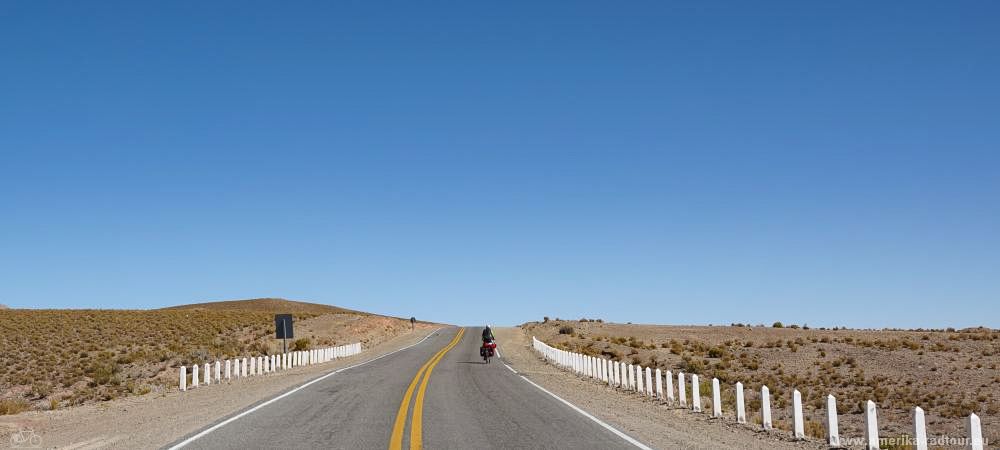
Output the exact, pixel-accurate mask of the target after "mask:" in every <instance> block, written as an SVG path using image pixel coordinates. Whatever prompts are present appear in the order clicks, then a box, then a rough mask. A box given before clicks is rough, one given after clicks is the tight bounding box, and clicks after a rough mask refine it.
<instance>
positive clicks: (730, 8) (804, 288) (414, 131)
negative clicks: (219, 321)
mask: <svg viewBox="0 0 1000 450" xmlns="http://www.w3.org/2000/svg"><path fill="white" fill-rule="evenodd" d="M334 3H335V4H334ZM997 17H1000V4H998V3H996V2H990V1H982V2H972V1H970V2H905V3H898V2H897V3H892V2H874V3H873V2H802V1H794V2H770V3H768V4H767V5H758V4H749V3H748V2H687V3H683V4H681V3H676V4H668V2H634V3H629V4H628V5H622V4H612V3H608V2H573V3H572V4H565V3H564V4H550V5H545V4H539V3H538V2H523V3H522V2H518V3H505V4H499V3H488V2H442V3H437V4H435V5H428V4H415V3H412V2H390V3H376V2H299V3H296V4H286V3H285V4H283V3H274V2H230V3H226V2H211V4H206V3H205V2H173V3H172V4H158V5H150V4H138V3H135V2H120V3H114V2H102V3H100V4H96V3H93V2H65V3H54V2H12V3H7V4H4V5H2V6H0V57H2V58H3V60H2V61H3V62H2V64H0V157H2V158H0V303H4V304H7V305H10V306H14V307H31V308H41V307H46V308H48V307H54V308H81V307H90V308H93V307H99V308H152V307H160V306H167V305H173V304H180V303H191V302H197V301H204V300H213V299H233V298H248V297H262V296H280V297H286V298H292V299H302V300H311V301H317V302H322V303H330V304H336V305H342V306H346V307H351V308H357V309H361V310H367V311H373V312H379V313H384V314H392V315H398V316H404V317H408V316H411V315H414V316H417V317H418V318H422V319H429V320H437V321H445V322H451V323H463V324H477V323H483V322H492V323H499V324H515V323H521V322H523V321H527V320H538V319H540V318H541V317H542V316H546V315H547V316H551V317H563V318H580V317H590V318H594V317H600V318H604V319H605V320H613V321H621V322H625V321H632V322H637V323H638V322H643V323H671V324H687V323H702V324H706V323H715V324H719V323H726V324H728V323H730V322H753V323H758V322H762V323H771V322H773V321H775V320H782V321H784V322H786V323H790V322H791V323H803V322H805V323H808V324H810V325H813V326H836V325H848V326H856V327H882V326H900V327H918V326H922V327H928V326H934V327H944V326H970V325H988V326H993V327H1000V315H998V310H997V307H996V305H997V304H998V301H1000V233H998V230H1000V200H998V198H1000V106H998V105H1000V88H998V87H997V81H996V80H1000V58H998V57H997V55H1000V27H996V18H997Z"/></svg>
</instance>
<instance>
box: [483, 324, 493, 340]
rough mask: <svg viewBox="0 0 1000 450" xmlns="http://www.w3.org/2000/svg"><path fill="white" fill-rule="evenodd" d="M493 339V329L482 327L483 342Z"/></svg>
mask: <svg viewBox="0 0 1000 450" xmlns="http://www.w3.org/2000/svg"><path fill="white" fill-rule="evenodd" d="M492 340H493V330H491V329H490V327H486V328H484V329H483V342H490V341H492Z"/></svg>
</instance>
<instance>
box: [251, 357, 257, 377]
mask: <svg viewBox="0 0 1000 450" xmlns="http://www.w3.org/2000/svg"><path fill="white" fill-rule="evenodd" d="M254 375H257V358H250V376H254Z"/></svg>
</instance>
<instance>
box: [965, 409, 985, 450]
mask: <svg viewBox="0 0 1000 450" xmlns="http://www.w3.org/2000/svg"><path fill="white" fill-rule="evenodd" d="M965 428H966V430H968V432H969V445H968V446H966V448H967V449H968V450H983V425H982V423H981V421H980V420H979V416H977V415H976V414H975V413H972V414H969V417H968V418H967V419H965Z"/></svg>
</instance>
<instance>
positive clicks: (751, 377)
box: [522, 320, 1000, 442]
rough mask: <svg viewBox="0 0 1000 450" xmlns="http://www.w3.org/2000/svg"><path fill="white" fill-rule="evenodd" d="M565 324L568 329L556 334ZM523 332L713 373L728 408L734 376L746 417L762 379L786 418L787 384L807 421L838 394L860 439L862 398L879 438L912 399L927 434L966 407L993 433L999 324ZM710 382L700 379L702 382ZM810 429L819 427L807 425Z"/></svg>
mask: <svg viewBox="0 0 1000 450" xmlns="http://www.w3.org/2000/svg"><path fill="white" fill-rule="evenodd" d="M567 327H569V328H571V329H572V330H573V332H572V333H571V334H566V333H560V330H561V329H564V328H567ZM522 328H524V329H525V330H526V331H527V332H528V333H529V334H531V335H535V336H537V337H538V338H539V339H542V340H544V341H545V342H547V343H549V344H550V345H554V346H558V347H561V348H564V349H567V350H572V351H577V352H581V353H585V354H589V355H594V356H596V355H603V356H604V357H610V358H613V359H618V360H622V361H626V362H630V363H634V364H635V363H637V364H642V365H643V366H649V367H653V368H657V367H659V368H661V369H663V370H673V371H674V372H676V371H678V370H682V371H684V372H691V373H698V374H700V375H701V376H703V377H705V378H706V380H710V379H711V378H712V377H716V378H719V380H720V382H721V383H722V384H723V385H724V386H726V387H724V388H723V403H724V404H726V405H728V406H726V408H728V411H732V410H733V409H734V404H735V401H734V400H733V397H734V396H733V394H732V393H731V391H732V387H731V386H732V385H733V384H735V383H736V382H737V381H741V382H743V384H744V386H745V389H746V390H747V391H746V394H747V403H748V414H749V415H753V413H754V412H755V411H757V410H759V407H760V406H759V405H760V399H759V398H758V397H759V395H758V392H759V389H760V386H761V385H767V386H768V387H769V388H770V390H771V395H772V403H773V406H772V407H773V408H775V409H776V411H775V417H776V418H777V417H788V416H790V409H791V408H790V403H791V396H792V390H793V389H798V390H799V391H800V392H801V393H802V400H803V404H804V407H805V410H806V416H807V419H808V421H809V422H807V425H808V423H822V413H823V409H824V407H825V403H824V402H825V397H826V395H827V394H833V395H834V396H835V397H837V402H838V409H839V412H840V413H841V429H842V430H843V431H844V433H845V435H853V436H860V433H861V423H862V420H863V419H862V414H861V412H862V409H861V405H862V404H863V402H864V401H866V400H869V399H870V400H873V401H875V402H876V403H878V405H879V408H880V409H879V418H880V425H881V428H882V429H883V430H885V431H886V432H887V435H899V434H902V433H905V432H907V430H908V429H909V428H908V427H909V426H910V425H909V424H910V419H909V414H910V411H912V408H913V407H914V406H920V407H922V408H923V409H924V410H925V411H927V420H928V427H929V432H931V433H932V434H935V435H941V434H947V435H951V436H961V435H962V432H963V431H962V430H963V425H962V423H963V422H962V419H963V418H964V417H966V416H968V414H969V413H972V412H975V413H977V414H979V415H980V416H981V417H982V418H983V427H984V430H983V431H984V434H985V435H986V436H987V437H989V438H990V440H991V442H996V441H997V440H1000V435H998V432H1000V430H998V429H997V427H998V425H1000V422H998V421H997V419H998V418H1000V417H998V416H1000V371H998V370H997V369H998V366H1000V331H995V330H989V329H982V328H977V329H968V330H960V331H954V330H953V331H946V330H936V331H929V330H891V331H889V330H886V331H870V330H844V329H838V330H817V329H803V327H799V326H794V325H784V326H782V327H780V328H776V327H759V326H758V327H748V326H709V327H686V326H655V325H630V324H609V323H600V322H595V321H585V322H583V321H561V320H549V321H547V322H543V323H539V322H531V323H527V324H524V325H522ZM708 384H709V383H703V384H702V387H704V386H705V385H708ZM807 428H809V430H807V431H808V432H809V433H810V434H818V433H819V432H820V431H821V429H820V428H817V426H816V425H809V426H808V427H807Z"/></svg>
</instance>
